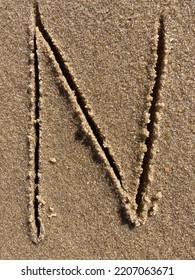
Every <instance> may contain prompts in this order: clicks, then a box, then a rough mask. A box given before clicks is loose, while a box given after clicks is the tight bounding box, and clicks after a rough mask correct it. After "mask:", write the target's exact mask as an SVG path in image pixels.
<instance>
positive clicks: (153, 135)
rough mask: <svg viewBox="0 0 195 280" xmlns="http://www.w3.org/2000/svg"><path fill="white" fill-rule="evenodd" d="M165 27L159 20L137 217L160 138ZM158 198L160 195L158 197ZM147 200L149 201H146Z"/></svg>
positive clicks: (137, 199)
mask: <svg viewBox="0 0 195 280" xmlns="http://www.w3.org/2000/svg"><path fill="white" fill-rule="evenodd" d="M165 54H166V45H165V27H164V18H163V16H161V17H160V19H159V26H158V35H157V45H156V65H155V80H154V86H153V89H152V92H151V94H150V96H151V100H152V101H151V105H150V108H149V123H148V124H147V131H148V136H147V137H146V140H145V146H146V148H147V150H146V152H145V153H144V157H143V161H142V173H141V175H140V183H139V187H138V191H137V195H136V203H137V215H138V216H139V215H142V211H144V208H145V205H144V204H145V198H146V195H145V194H147V193H148V194H149V189H148V188H149V184H150V181H151V178H152V176H150V175H151V169H152V168H153V162H152V159H153V157H154V148H155V147H154V143H155V141H156V139H157V137H158V114H159V109H160V108H161V107H162V104H161V103H160V102H159V101H160V91H161V88H162V81H163V74H164V69H165ZM157 197H158V195H157ZM146 200H147V199H146Z"/></svg>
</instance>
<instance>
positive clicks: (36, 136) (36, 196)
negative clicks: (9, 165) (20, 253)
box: [29, 9, 44, 244]
mask: <svg viewBox="0 0 195 280" xmlns="http://www.w3.org/2000/svg"><path fill="white" fill-rule="evenodd" d="M29 45H30V50H31V55H30V78H31V84H30V86H29V92H30V96H31V123H30V134H29V144H30V149H29V157H30V161H29V167H30V171H29V183H30V187H29V225H30V233H31V238H32V241H33V242H34V243H36V244H37V243H39V242H40V241H41V240H42V239H43V238H44V226H43V223H42V220H41V217H40V208H41V206H42V204H43V202H42V200H41V199H40V156H39V154H40V136H41V126H40V105H41V94H40V79H39V61H38V50H37V38H36V13H35V9H33V11H32V12H31V24H30V44H29Z"/></svg>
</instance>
